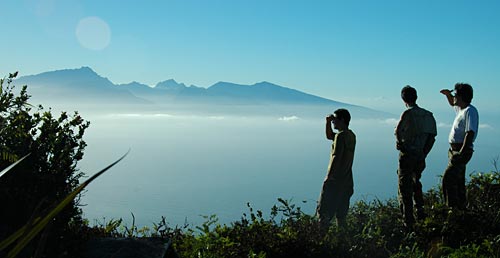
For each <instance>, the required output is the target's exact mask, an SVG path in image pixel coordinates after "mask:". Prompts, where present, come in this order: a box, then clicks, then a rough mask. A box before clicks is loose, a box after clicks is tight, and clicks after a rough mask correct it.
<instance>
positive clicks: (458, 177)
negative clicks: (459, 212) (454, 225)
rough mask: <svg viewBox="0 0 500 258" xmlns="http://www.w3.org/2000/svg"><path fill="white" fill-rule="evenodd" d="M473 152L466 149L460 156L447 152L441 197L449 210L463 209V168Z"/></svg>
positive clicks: (456, 153) (464, 202) (454, 152)
mask: <svg viewBox="0 0 500 258" xmlns="http://www.w3.org/2000/svg"><path fill="white" fill-rule="evenodd" d="M473 152H474V151H473V150H472V149H467V150H464V151H463V152H462V154H460V153H459V152H458V151H453V150H451V149H450V150H448V166H447V167H446V170H445V171H444V175H443V195H444V201H445V203H446V205H448V207H450V208H459V209H465V206H466V201H467V198H466V193H465V166H466V165H467V163H468V162H469V161H470V159H471V158H472V154H473Z"/></svg>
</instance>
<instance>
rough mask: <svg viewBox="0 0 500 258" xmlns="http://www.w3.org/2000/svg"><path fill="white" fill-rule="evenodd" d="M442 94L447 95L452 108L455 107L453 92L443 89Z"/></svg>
mask: <svg viewBox="0 0 500 258" xmlns="http://www.w3.org/2000/svg"><path fill="white" fill-rule="evenodd" d="M440 93H441V94H443V95H445V96H446V99H447V100H448V103H449V104H450V106H453V104H454V103H453V95H451V90H447V89H443V90H441V91H440Z"/></svg>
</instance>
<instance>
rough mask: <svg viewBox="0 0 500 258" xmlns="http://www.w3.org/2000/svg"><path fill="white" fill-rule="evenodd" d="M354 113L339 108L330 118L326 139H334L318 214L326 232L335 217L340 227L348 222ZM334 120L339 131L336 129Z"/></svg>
mask: <svg viewBox="0 0 500 258" xmlns="http://www.w3.org/2000/svg"><path fill="white" fill-rule="evenodd" d="M350 121H351V115H350V114H349V111H347V110H346V109H337V110H336V111H335V112H334V113H333V114H332V115H329V116H327V117H326V138H327V139H329V140H332V141H333V143H332V149H331V155H330V162H329V165H328V170H327V175H326V178H325V180H324V182H323V189H322V191H321V195H320V198H319V202H318V207H317V210H316V212H317V216H318V218H319V225H320V229H321V230H322V231H323V232H325V231H326V230H327V229H328V227H329V226H330V223H331V220H332V219H333V217H336V221H337V226H343V225H345V223H346V216H347V211H348V209H349V200H350V198H351V196H352V194H353V193H354V183H353V179H352V164H353V160H354V149H355V146H356V135H355V134H354V133H353V132H352V131H351V130H350V129H349V122H350ZM332 123H333V126H334V128H335V129H336V130H338V133H334V132H333V130H332Z"/></svg>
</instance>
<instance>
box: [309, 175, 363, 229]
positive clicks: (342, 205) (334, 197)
mask: <svg viewBox="0 0 500 258" xmlns="http://www.w3.org/2000/svg"><path fill="white" fill-rule="evenodd" d="M353 193H354V190H353V187H352V186H350V185H345V184H342V183H340V182H336V181H333V180H325V181H324V182H323V189H322V190H321V194H320V197H319V202H318V207H317V209H316V213H317V215H318V217H319V223H320V226H321V227H322V228H323V229H326V228H328V227H329V226H330V223H331V220H332V219H333V217H336V219H337V225H339V224H344V223H345V219H346V216H347V211H348V210H349V201H350V199H351V196H352V194H353Z"/></svg>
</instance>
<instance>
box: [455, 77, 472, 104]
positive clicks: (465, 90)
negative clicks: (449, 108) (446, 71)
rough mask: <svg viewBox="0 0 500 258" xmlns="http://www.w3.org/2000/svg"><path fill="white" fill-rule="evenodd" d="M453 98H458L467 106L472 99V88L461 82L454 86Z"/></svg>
mask: <svg viewBox="0 0 500 258" xmlns="http://www.w3.org/2000/svg"><path fill="white" fill-rule="evenodd" d="M455 96H457V97H460V98H461V99H462V101H463V102H465V103H466V104H467V105H468V104H470V103H471V101H472V97H473V90H472V86H470V84H467V83H462V82H459V83H457V84H455Z"/></svg>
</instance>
